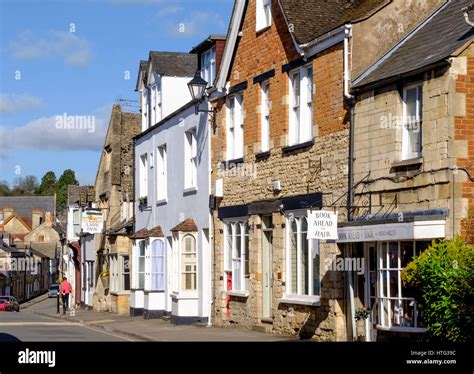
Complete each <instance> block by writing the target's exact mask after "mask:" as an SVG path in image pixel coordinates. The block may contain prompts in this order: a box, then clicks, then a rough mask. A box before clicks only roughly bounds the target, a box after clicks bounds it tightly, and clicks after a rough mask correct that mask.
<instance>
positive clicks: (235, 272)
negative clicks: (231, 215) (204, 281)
mask: <svg viewBox="0 0 474 374" xmlns="http://www.w3.org/2000/svg"><path fill="white" fill-rule="evenodd" d="M247 226H248V223H247V219H237V220H226V221H225V222H224V275H225V280H226V282H225V284H227V279H228V277H229V275H230V274H232V290H231V291H232V292H246V291H249V275H250V274H249V273H248V272H247V271H248V266H249V258H248V251H249V248H247V247H248V240H249V232H248V227H247ZM237 227H239V228H240V237H239V238H237V235H236V230H237ZM237 240H240V256H237V255H238V253H237ZM237 265H238V266H237ZM235 279H237V280H238V283H237V287H236V282H235V281H234V280H235Z"/></svg>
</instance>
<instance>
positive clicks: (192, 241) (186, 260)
mask: <svg viewBox="0 0 474 374" xmlns="http://www.w3.org/2000/svg"><path fill="white" fill-rule="evenodd" d="M196 289H197V251H196V238H195V237H194V236H193V235H191V234H187V235H185V236H184V237H183V238H182V239H181V290H183V291H195V290H196Z"/></svg>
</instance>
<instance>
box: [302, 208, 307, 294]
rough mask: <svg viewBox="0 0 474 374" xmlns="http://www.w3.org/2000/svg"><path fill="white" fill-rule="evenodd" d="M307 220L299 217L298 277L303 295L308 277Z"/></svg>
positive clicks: (305, 291)
mask: <svg viewBox="0 0 474 374" xmlns="http://www.w3.org/2000/svg"><path fill="white" fill-rule="evenodd" d="M307 231H308V222H307V221H306V218H304V217H303V218H302V219H301V254H300V260H301V264H300V279H301V285H302V289H301V293H302V294H303V295H308V294H309V292H308V279H309V278H308V277H309V261H308V248H309V246H308V238H307Z"/></svg>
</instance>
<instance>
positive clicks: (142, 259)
mask: <svg viewBox="0 0 474 374" xmlns="http://www.w3.org/2000/svg"><path fill="white" fill-rule="evenodd" d="M138 271H139V272H140V273H143V272H144V271H145V257H143V256H140V257H139V258H138Z"/></svg>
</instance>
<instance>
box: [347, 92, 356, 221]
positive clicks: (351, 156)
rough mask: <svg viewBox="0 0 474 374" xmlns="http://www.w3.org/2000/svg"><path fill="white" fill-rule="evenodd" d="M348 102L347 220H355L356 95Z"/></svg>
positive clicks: (348, 99)
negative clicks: (349, 117)
mask: <svg viewBox="0 0 474 374" xmlns="http://www.w3.org/2000/svg"><path fill="white" fill-rule="evenodd" d="M346 104H347V106H348V107H349V110H350V116H351V119H350V123H349V160H348V161H349V162H348V170H347V171H348V181H347V189H348V191H347V220H348V221H352V220H353V206H354V131H355V104H356V99H355V97H351V98H346Z"/></svg>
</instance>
